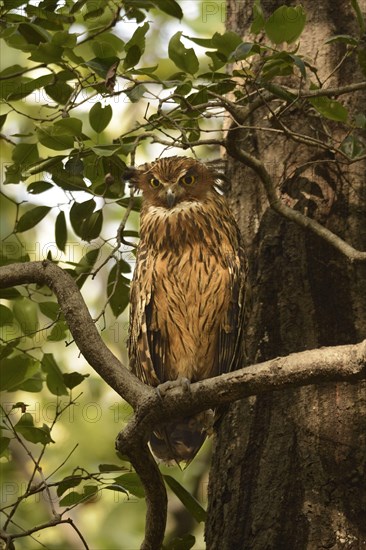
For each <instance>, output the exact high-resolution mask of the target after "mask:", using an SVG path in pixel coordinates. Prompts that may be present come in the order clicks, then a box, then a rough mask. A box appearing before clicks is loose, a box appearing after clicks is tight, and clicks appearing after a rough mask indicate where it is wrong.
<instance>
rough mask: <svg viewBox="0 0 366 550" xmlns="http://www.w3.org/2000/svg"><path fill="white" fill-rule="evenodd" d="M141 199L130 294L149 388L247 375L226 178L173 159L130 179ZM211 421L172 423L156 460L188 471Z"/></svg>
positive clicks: (136, 354)
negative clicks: (223, 188)
mask: <svg viewBox="0 0 366 550" xmlns="http://www.w3.org/2000/svg"><path fill="white" fill-rule="evenodd" d="M129 180H130V182H131V184H132V185H133V186H134V187H135V188H136V189H137V190H140V191H142V194H143V205H142V210H141V220H140V237H141V240H140V243H139V246H138V251H137V260H136V269H135V272H134V277H133V282H132V285H131V298H130V302H131V311H130V331H129V342H128V348H129V356H130V364H131V368H132V370H133V372H134V373H135V374H136V375H137V376H138V377H139V378H140V379H141V380H143V381H144V382H145V383H147V384H150V385H152V386H158V385H159V384H161V383H163V382H167V381H170V380H176V379H178V378H186V379H188V380H189V381H191V382H196V381H198V380H203V379H205V378H209V377H212V376H217V375H219V374H221V373H224V372H228V371H230V370H232V369H236V368H238V367H240V366H241V358H242V357H241V355H242V353H241V349H242V330H243V310H244V307H243V301H244V273H245V260H244V255H243V251H242V248H241V246H240V234H239V230H238V227H237V225H236V223H235V220H234V218H233V216H232V214H231V212H230V209H229V207H228V204H227V202H226V199H225V198H224V197H223V196H222V195H221V194H220V192H219V191H218V190H217V187H218V183H219V180H218V174H217V173H215V172H214V171H213V170H211V169H210V168H209V167H208V166H206V165H205V164H202V163H200V162H197V161H196V160H194V159H192V158H186V157H169V158H162V159H159V160H156V161H154V162H152V163H149V164H144V165H142V166H140V167H139V168H137V169H131V172H129ZM210 416H212V415H210V414H209V413H201V414H198V415H194V416H191V417H186V418H182V419H180V420H178V421H175V422H167V423H166V424H164V426H159V427H158V429H157V430H156V431H155V432H154V433H153V435H152V437H151V440H150V445H151V448H152V451H153V453H154V454H155V456H156V457H157V458H159V459H162V460H163V461H165V462H172V461H175V462H177V463H180V462H181V461H186V462H189V461H190V460H191V459H192V458H193V457H194V456H195V454H196V453H197V451H198V450H199V448H200V447H201V445H202V443H203V441H204V440H205V438H206V436H207V434H208V433H209V432H210V428H211V427H212V422H210V420H209V419H210Z"/></svg>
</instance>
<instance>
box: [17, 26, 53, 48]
mask: <svg viewBox="0 0 366 550" xmlns="http://www.w3.org/2000/svg"><path fill="white" fill-rule="evenodd" d="M18 30H19V32H20V34H21V35H22V36H23V37H24V38H25V39H26V41H27V42H28V43H29V44H35V45H37V44H40V43H41V42H47V41H48V40H49V39H50V35H49V33H48V32H47V31H45V30H44V29H41V27H39V26H38V25H33V24H32V23H21V24H20V25H19V27H18Z"/></svg>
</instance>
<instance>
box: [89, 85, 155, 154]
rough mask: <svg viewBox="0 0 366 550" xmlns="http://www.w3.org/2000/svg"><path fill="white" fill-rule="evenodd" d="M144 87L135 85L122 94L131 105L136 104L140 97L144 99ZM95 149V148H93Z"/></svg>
mask: <svg viewBox="0 0 366 550" xmlns="http://www.w3.org/2000/svg"><path fill="white" fill-rule="evenodd" d="M147 91H148V90H147V88H146V86H144V85H143V84H137V85H135V84H134V85H133V86H131V88H126V89H125V90H124V93H125V94H126V96H127V97H128V99H129V100H130V101H131V103H137V102H138V101H140V99H141V98H142V97H144V95H145V93H146V92H147ZM94 149H95V148H94Z"/></svg>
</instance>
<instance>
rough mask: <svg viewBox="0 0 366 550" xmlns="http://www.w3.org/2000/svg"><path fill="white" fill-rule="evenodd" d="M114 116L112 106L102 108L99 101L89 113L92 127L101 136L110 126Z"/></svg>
mask: <svg viewBox="0 0 366 550" xmlns="http://www.w3.org/2000/svg"><path fill="white" fill-rule="evenodd" d="M112 116H113V111H112V107H111V106H110V105H106V106H105V107H102V104H101V102H100V101H98V103H95V105H93V107H92V108H91V109H90V111H89V122H90V126H91V127H92V128H93V130H94V131H95V132H97V133H98V134H99V133H100V132H103V130H104V129H105V128H106V127H107V126H108V124H109V123H110V121H111V119H112Z"/></svg>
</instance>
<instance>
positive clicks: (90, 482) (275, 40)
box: [0, 0, 366, 548]
mask: <svg viewBox="0 0 366 550" xmlns="http://www.w3.org/2000/svg"><path fill="white" fill-rule="evenodd" d="M352 6H353V8H354V12H355V18H356V20H357V22H358V25H359V34H358V35H356V36H349V35H339V36H334V37H330V38H328V40H327V42H328V43H329V44H331V43H339V44H340V45H342V48H343V54H342V57H341V59H340V62H339V64H338V67H337V70H341V67H342V63H343V62H344V61H345V59H348V58H350V57H352V58H353V59H354V61H355V63H356V64H358V66H359V67H360V69H361V71H362V72H363V74H365V75H366V61H365V60H366V50H365V44H364V41H363V38H362V35H363V32H364V28H365V22H364V19H363V17H362V13H361V11H360V9H359V6H358V4H357V2H356V1H353V2H352ZM0 9H1V38H2V40H3V41H4V43H5V45H6V47H7V51H8V52H11V53H12V54H13V55H12V56H10V58H11V59H14V57H15V56H14V52H16V54H17V56H16V57H17V62H16V63H13V61H12V64H10V65H9V66H6V67H5V68H3V69H2V71H1V73H0V95H1V100H2V105H3V107H4V110H3V114H1V116H0V129H1V132H2V134H1V138H2V140H3V143H4V144H5V147H6V153H5V154H6V155H8V158H9V161H8V162H6V171H5V180H4V183H5V185H9V186H11V185H16V186H19V189H21V191H19V199H18V198H17V199H14V198H11V194H9V197H8V198H9V200H10V202H11V203H12V204H13V206H14V208H15V222H14V224H13V226H12V227H11V230H10V235H9V236H7V238H6V243H8V244H9V243H19V242H21V240H20V239H21V236H22V235H24V234H27V233H28V232H30V234H32V233H31V232H32V231H33V230H34V229H35V228H38V227H44V225H42V224H44V223H45V222H48V223H50V220H52V221H51V223H52V224H53V226H54V239H55V245H56V246H55V249H54V248H52V250H50V251H49V252H48V254H47V257H48V259H51V260H54V261H60V262H61V263H62V265H64V266H65V267H66V268H67V269H68V271H69V272H70V274H71V275H72V276H73V277H74V278H75V280H76V282H77V284H78V286H79V288H81V287H82V286H83V285H84V284H85V283H86V281H87V280H88V279H90V278H92V279H94V278H96V277H101V278H102V280H103V281H104V282H105V284H103V288H104V290H103V292H104V298H103V303H104V305H103V306H101V305H100V304H98V307H99V308H101V309H100V312H99V314H98V316H97V318H96V320H98V319H100V318H102V319H103V318H104V317H105V315H106V311H109V313H110V312H111V313H112V314H113V315H114V316H115V317H116V318H118V317H119V316H120V315H122V314H123V312H124V311H125V309H126V307H127V305H128V290H129V280H130V271H131V268H130V262H133V258H134V247H135V243H134V240H135V239H136V238H137V237H138V233H137V232H136V231H135V230H134V229H131V228H130V227H127V220H128V217H129V216H130V215H131V213H132V212H138V210H139V206H140V199H139V198H138V197H133V196H132V195H131V193H130V192H129V190H128V189H125V183H124V179H123V174H124V172H125V168H126V166H127V165H128V164H130V163H133V162H134V160H135V154H136V151H137V152H138V153H139V152H140V151H142V152H143V151H144V150H145V149H144V147H145V146H146V144H151V143H158V144H160V146H161V147H164V148H171V147H179V148H181V149H183V150H192V151H193V150H195V149H196V148H197V147H200V148H201V149H202V147H206V149H204V151H205V152H206V153H207V154H208V155H213V156H214V155H215V154H218V147H219V146H220V145H224V146H225V145H226V141H225V136H224V133H223V131H222V126H223V120H224V119H225V118H226V117H228V115H230V116H231V117H232V119H233V120H234V123H233V122H232V124H234V125H235V126H236V127H241V128H242V129H243V130H246V131H250V129H251V126H250V120H249V115H250V112H251V110H252V109H253V108H254V107H253V106H255V105H256V103H255V102H256V101H257V102H258V101H259V105H261V106H263V105H266V106H267V112H266V117H264V118H263V130H265V131H271V130H273V129H275V130H276V131H277V132H280V133H282V135H287V136H288V137H289V139H294V140H301V139H306V141H307V142H308V143H310V145H311V144H312V145H313V146H314V147H318V148H320V149H323V150H324V151H331V152H332V154H333V155H335V154H336V155H338V156H339V157H340V158H341V159H342V161H343V162H346V163H353V162H356V161H358V160H360V159H362V158H363V157H364V155H365V142H364V140H363V138H362V136H361V133H360V132H361V130H364V129H365V128H366V119H365V116H364V114H363V113H362V112H360V113H357V112H356V113H349V112H348V110H347V107H346V105H345V104H344V103H343V102H342V100H341V99H340V98H341V96H342V91H340V90H338V91H337V90H335V91H334V93H333V94H328V93H327V92H326V91H324V90H325V89H326V87H327V80H328V79H324V80H321V79H320V77H319V75H318V71H317V67H316V66H314V65H313V64H312V62H311V61H310V60H309V59H307V58H306V57H305V56H303V55H302V53H301V34H302V32H303V31H304V29H305V30H306V13H305V11H304V9H303V8H302V6H300V5H298V6H295V7H287V6H281V7H280V8H278V9H277V10H276V11H275V12H274V13H272V15H271V16H270V17H269V18H267V19H266V18H265V17H264V14H263V11H262V9H261V5H260V2H259V0H255V2H254V5H253V22H252V26H251V31H252V37H253V39H252V41H250V42H248V41H243V40H242V38H241V37H240V36H239V35H238V34H237V33H235V32H232V31H226V32H217V31H216V32H214V33H213V34H211V35H209V36H207V33H206V36H191V35H188V34H186V32H187V31H186V30H178V31H177V30H176V28H177V26H178V21H179V20H181V19H182V18H183V15H184V14H183V12H182V7H181V5H180V3H179V2H178V1H175V0H151V1H149V2H136V1H135V0H125V1H124V2H123V3H117V2H114V1H112V0H110V1H108V2H105V1H102V0H93V1H91V0H78V1H76V2H75V1H71V0H66V1H65V2H58V1H57V0H43V1H42V2H39V3H36V2H31V1H28V2H23V1H21V0H16V1H14V0H11V1H6V0H4V2H3V6H2V7H1V8H0ZM163 14H164V17H163ZM154 20H157V21H158V22H159V21H160V22H161V21H164V25H165V26H166V28H168V29H171V33H170V38H169V41H168V44H167V45H166V51H164V53H163V54H162V55H161V53H160V52H159V51H157V52H155V51H154V50H155V47H156V42H154V38H155V37H156V29H155V28H154V24H153V22H154ZM174 20H176V23H175V25H172V21H174ZM167 21H169V25H170V26H169V25H168V23H167ZM179 28H180V27H179ZM262 34H264V36H265V40H262V39H261V38H260V37H261V35H262ZM122 37H123V38H122ZM299 41H300V42H299ZM160 47H161V45H159V46H158V47H157V49H159V48H160ZM202 49H203V51H204V53H203V54H202V55H200V54H199V52H201V51H202ZM164 56H168V57H164ZM228 94H230V95H228ZM229 97H230V99H229ZM121 98H123V101H124V102H126V105H127V107H128V109H126V110H125V113H127V112H128V111H130V112H131V113H132V119H131V120H130V124H129V126H128V127H125V126H124V125H123V124H121V128H122V130H123V131H122V133H121V132H119V133H117V135H115V136H114V137H112V138H111V136H112V135H113V132H114V133H115V129H112V130H111V128H115V126H114V123H115V111H116V101H120V100H121ZM295 108H296V109H299V111H300V112H301V113H302V114H304V116H305V115H306V116H309V117H312V118H313V119H314V120H316V121H317V122H319V123H320V125H321V126H322V128H323V129H324V134H323V137H322V139H319V138H318V137H317V135H313V136H302V135H300V136H299V135H297V134H295V133H294V132H292V131H291V129H289V128H287V127H286V126H285V125H284V124H283V122H282V116H283V115H284V114H285V113H286V112H288V111H289V110H290V109H295ZM126 116H127V115H126ZM132 121H133V123H132ZM328 123H329V124H333V123H336V124H338V127H337V128H338V130H339V132H338V137H337V138H335V137H334V138H333V137H332V134H331V133H330V132H328V131H327V124H328ZM14 127H16V130H14ZM339 135H341V136H342V138H341V139H339ZM6 193H7V192H6V187H5V188H4V196H5V197H6V196H7V194H6ZM23 197H26V198H25V199H23ZM43 197H45V198H44V200H43ZM54 197H56V199H54ZM60 197H62V198H60ZM111 219H114V220H119V222H118V224H117V227H115V228H114V229H113V232H111V227H110V223H109V221H110V220H111ZM120 220H122V221H120ZM70 239H76V240H77V241H78V242H83V243H84V244H85V245H86V247H85V252H84V253H83V254H82V255H80V257H78V258H76V259H72V258H70V256H68V254H67V246H68V242H69V241H70ZM131 239H132V240H131ZM90 243H91V245H90ZM6 250H7V253H4V254H3V255H2V257H1V262H2V265H5V264H8V263H12V262H14V261H20V262H26V261H29V260H30V255H29V254H28V253H25V252H24V249H23V248H20V249H19V247H16V246H15V247H14V248H11V247H7V248H6ZM19 250H20V251H21V252H20V253H19ZM102 253H104V257H103V258H102ZM1 297H2V298H3V299H4V300H5V301H6V302H5V304H4V305H1V324H2V327H3V328H5V329H6V327H9V326H11V327H15V332H12V336H11V338H8V339H7V338H4V339H2V344H1V358H2V367H1V369H2V371H1V374H2V389H3V390H6V391H9V392H15V391H20V390H21V391H25V392H40V391H41V390H42V389H43V388H44V386H45V385H46V387H47V388H48V391H50V392H51V393H52V394H53V395H54V396H55V398H57V399H59V398H60V397H61V396H67V398H68V399H69V401H68V403H67V405H66V407H67V408H69V407H72V406H73V405H74V404H75V401H76V399H77V398H74V397H73V390H74V388H75V387H77V386H78V385H79V384H81V383H82V382H83V381H84V379H85V377H86V375H84V374H82V373H79V372H67V373H65V372H63V371H62V370H61V368H60V366H59V365H58V359H57V354H56V352H55V354H51V353H48V352H44V353H42V354H41V355H39V354H35V353H33V351H32V350H33V349H34V342H33V340H34V337H36V335H37V331H38V330H39V327H40V326H41V325H42V323H44V321H46V322H47V323H48V324H47V328H48V329H49V333H48V336H47V341H48V342H51V343H52V342H60V341H64V340H65V339H67V338H68V333H67V326H66V324H65V321H64V318H63V315H62V313H61V312H60V310H59V308H58V305H57V303H56V302H55V301H54V300H53V298H52V297H51V296H50V294H49V293H47V292H45V291H44V289H39V288H37V287H36V286H35V285H29V286H28V287H27V288H26V291H25V292H24V291H22V290H18V289H12V290H7V291H3V292H2V293H1ZM108 308H109V309H108ZM5 333H6V331H5ZM14 409H15V410H16V411H17V412H18V415H19V418H18V420H17V422H16V423H14V422H13V420H12V417H11V415H10V414H9V411H6V410H4V411H3V412H4V422H3V430H4V431H3V436H2V438H1V452H2V455H3V456H9V451H8V449H9V445H10V444H11V443H12V442H15V443H17V444H18V445H20V446H22V447H23V448H24V449H26V452H27V453H28V455H29V457H30V459H31V461H32V463H33V466H32V468H33V470H32V474H31V477H30V480H29V483H28V485H27V487H26V489H25V491H24V492H22V494H20V495H19V496H18V497H17V499H16V500H15V501H14V503H13V504H12V505H11V506H8V507H7V508H8V509H10V511H9V510H8V511H5V514H6V515H7V517H8V521H7V524H8V523H10V524H11V518H12V517H13V515H14V514H15V513H16V512H17V510H18V507H19V506H20V504H21V503H22V502H23V501H24V500H26V499H27V498H29V497H30V495H32V494H34V492H35V491H39V492H40V491H44V490H45V491H48V490H49V489H48V488H49V487H50V486H55V487H57V496H58V497H59V505H60V506H61V507H63V508H64V509H63V511H62V513H61V514H60V515H59V518H58V522H62V521H63V518H64V517H66V516H67V514H68V512H69V511H70V510H71V509H73V508H74V507H75V506H77V505H79V504H80V503H85V501H86V500H91V499H93V498H95V495H96V493H97V492H98V491H100V490H101V488H102V487H103V488H106V489H108V490H113V491H116V492H122V493H125V494H127V495H130V494H131V495H135V496H136V497H139V498H143V488H142V486H141V484H140V482H139V480H138V478H137V477H136V474H134V473H133V472H126V471H125V469H126V465H125V463H122V465H100V467H99V471H98V472H94V473H93V472H89V471H87V470H83V469H81V468H78V469H76V470H74V471H73V472H72V473H71V474H70V475H68V476H67V477H65V478H63V479H59V480H58V481H52V483H51V482H50V481H49V478H50V477H51V476H53V475H54V474H55V473H56V471H54V472H51V473H49V474H48V475H47V477H44V478H43V479H42V480H41V481H40V482H39V483H38V484H37V485H35V486H34V485H33V484H32V481H33V479H34V477H35V475H36V473H39V472H40V471H41V466H40V464H41V460H42V458H43V455H44V453H45V450H46V448H47V446H48V445H52V444H53V442H54V440H53V439H52V431H53V429H54V425H55V424H56V422H57V421H58V419H59V417H60V416H61V414H62V413H63V412H64V410H65V409H63V408H60V407H57V408H56V412H55V417H54V420H53V421H52V422H51V423H50V424H43V425H42V426H38V425H36V424H35V423H34V419H33V417H32V415H31V414H30V413H29V412H27V405H26V403H24V402H18V403H17V404H16V405H14ZM13 412H14V411H13ZM29 443H31V444H35V445H37V449H40V451H39V452H38V454H37V455H36V454H35V453H34V451H33V450H30V448H29V446H28V444H29ZM121 471H122V472H123V473H121ZM117 474H118V475H117ZM165 481H166V483H167V485H168V486H169V487H170V489H171V490H173V491H174V492H175V494H176V495H177V496H178V498H180V500H181V501H182V502H183V504H184V505H185V506H186V507H187V508H188V509H189V511H190V512H191V513H192V515H193V517H195V519H196V520H197V521H203V520H204V515H205V513H204V510H203V509H202V507H201V506H200V504H199V503H198V502H196V501H195V500H194V499H193V497H191V495H189V493H188V492H187V491H186V490H185V489H184V488H183V487H182V486H181V485H180V484H179V483H178V482H177V481H176V480H174V479H173V478H172V477H171V476H165ZM9 518H10V519H9ZM65 521H66V520H65ZM67 521H68V522H71V520H69V519H68V520H67ZM52 522H54V523H55V522H56V523H57V521H56V520H55V518H53V519H52V520H51V522H50V524H51V523H52ZM32 532H33V531H32V530H29V531H28V534H29V535H30V534H32ZM14 536H15V535H14ZM80 537H81V539H82V540H83V538H82V536H81V535H80ZM9 540H10V539H9ZM84 542H85V541H84ZM85 544H86V543H85ZM191 546H192V537H191V536H187V537H186V538H183V539H182V540H180V541H176V542H175V543H173V542H172V543H169V545H168V546H167V548H168V547H169V548H190V547H191ZM86 547H87V546H86Z"/></svg>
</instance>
